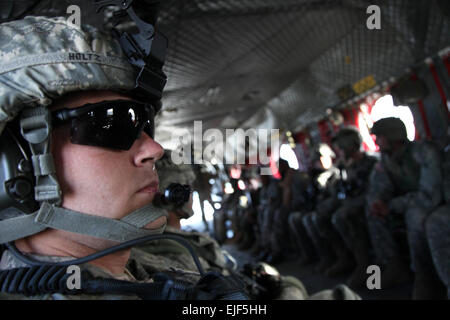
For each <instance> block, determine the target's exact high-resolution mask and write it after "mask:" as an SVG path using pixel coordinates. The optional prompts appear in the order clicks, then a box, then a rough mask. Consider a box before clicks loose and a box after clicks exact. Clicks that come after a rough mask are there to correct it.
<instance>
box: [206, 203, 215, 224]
mask: <svg viewBox="0 0 450 320" xmlns="http://www.w3.org/2000/svg"><path fill="white" fill-rule="evenodd" d="M203 209H204V212H205V220H206V221H213V219H214V208H213V207H212V205H211V203H209V201H208V200H205V201H203Z"/></svg>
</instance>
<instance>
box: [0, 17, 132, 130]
mask: <svg viewBox="0 0 450 320" xmlns="http://www.w3.org/2000/svg"><path fill="white" fill-rule="evenodd" d="M0 59H1V60H0V61H1V64H0V83H1V85H0V133H1V132H2V130H3V128H4V126H5V124H6V122H7V121H10V120H12V119H13V118H14V117H15V116H17V114H18V113H19V112H20V111H21V109H22V108H24V107H25V106H29V107H35V106H44V107H46V106H49V105H50V104H51V103H52V101H53V100H54V99H56V98H58V97H60V96H62V95H65V94H67V93H69V92H75V91H81V90H111V91H118V92H126V91H128V90H131V89H133V88H134V86H135V79H136V72H137V71H135V70H134V69H133V67H132V66H131V64H129V63H128V61H127V58H126V57H125V55H124V53H123V52H122V48H121V46H120V44H119V42H118V41H117V40H115V39H113V38H112V37H110V36H108V35H105V34H102V33H100V32H99V31H97V30H96V29H95V28H93V27H90V26H86V25H83V26H81V27H78V26H76V25H74V24H71V23H68V22H67V21H66V19H65V18H62V17H59V18H47V17H31V16H29V17H25V18H24V19H22V20H16V21H11V22H7V23H3V24H1V25H0Z"/></svg>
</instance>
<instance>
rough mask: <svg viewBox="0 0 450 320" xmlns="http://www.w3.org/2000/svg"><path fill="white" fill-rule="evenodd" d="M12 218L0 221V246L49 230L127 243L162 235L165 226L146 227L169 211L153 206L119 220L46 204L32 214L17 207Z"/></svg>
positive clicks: (12, 210) (11, 210) (10, 209)
mask: <svg viewBox="0 0 450 320" xmlns="http://www.w3.org/2000/svg"><path fill="white" fill-rule="evenodd" d="M5 210H9V211H10V212H8V213H9V214H10V215H12V214H16V215H19V216H17V217H14V218H11V219H7V220H3V221H0V243H6V242H10V241H14V240H17V239H20V238H23V237H26V236H30V235H33V234H36V233H39V232H41V231H43V230H45V229H47V228H53V229H59V230H64V231H69V232H74V233H79V234H84V235H88V236H92V237H96V238H101V239H106V240H112V241H116V242H124V241H129V240H133V239H136V238H140V237H144V236H148V235H152V234H160V233H162V232H163V231H164V229H165V227H166V225H165V224H164V225H163V226H161V227H160V228H156V229H144V228H143V227H144V226H146V225H147V224H149V223H151V222H153V221H155V220H157V219H158V218H160V217H163V216H165V217H167V216H168V214H167V211H166V210H164V209H161V208H157V207H155V206H154V205H153V204H152V203H150V204H148V205H146V206H145V207H142V208H140V209H138V210H135V211H133V212H131V213H130V214H128V215H126V216H125V217H123V218H122V219H120V220H116V219H111V218H105V217H101V216H95V215H90V214H85V213H81V212H77V211H73V210H69V209H65V208H61V207H57V206H55V205H52V204H49V203H48V202H43V203H42V204H41V208H40V209H39V210H38V211H36V212H34V213H32V214H29V215H23V213H22V212H21V211H19V210H18V209H15V208H9V209H5Z"/></svg>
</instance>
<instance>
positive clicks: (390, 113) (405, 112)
mask: <svg viewBox="0 0 450 320" xmlns="http://www.w3.org/2000/svg"><path fill="white" fill-rule="evenodd" d="M370 115H371V117H372V121H373V122H376V121H378V120H380V119H383V118H388V117H395V118H399V119H400V120H402V121H403V123H404V124H405V127H406V132H407V135H408V140H409V141H413V140H414V137H415V136H416V128H415V126H414V117H413V114H412V112H411V109H410V108H409V107H407V106H394V101H393V100H392V96H391V95H389V94H388V95H385V96H384V97H381V98H380V99H378V100H377V102H376V103H375V105H374V106H373V108H372V112H371V113H370Z"/></svg>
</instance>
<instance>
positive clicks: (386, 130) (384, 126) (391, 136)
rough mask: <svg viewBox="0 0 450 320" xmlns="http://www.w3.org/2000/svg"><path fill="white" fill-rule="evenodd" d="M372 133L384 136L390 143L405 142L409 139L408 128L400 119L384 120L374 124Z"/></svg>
mask: <svg viewBox="0 0 450 320" xmlns="http://www.w3.org/2000/svg"><path fill="white" fill-rule="evenodd" d="M371 133H372V134H374V135H376V136H383V137H385V138H386V139H387V140H389V141H405V140H406V139H407V133H406V127H405V124H404V123H403V121H402V120H400V119H399V118H394V117H390V118H383V119H380V120H378V121H377V122H375V123H374V124H373V127H372V129H371Z"/></svg>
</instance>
